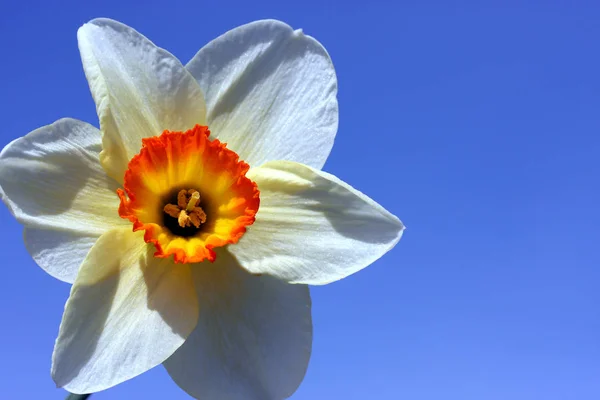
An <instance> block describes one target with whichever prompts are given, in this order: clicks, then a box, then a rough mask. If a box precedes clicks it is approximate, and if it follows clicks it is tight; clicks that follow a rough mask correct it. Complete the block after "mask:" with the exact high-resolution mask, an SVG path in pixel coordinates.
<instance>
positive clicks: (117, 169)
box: [0, 19, 403, 400]
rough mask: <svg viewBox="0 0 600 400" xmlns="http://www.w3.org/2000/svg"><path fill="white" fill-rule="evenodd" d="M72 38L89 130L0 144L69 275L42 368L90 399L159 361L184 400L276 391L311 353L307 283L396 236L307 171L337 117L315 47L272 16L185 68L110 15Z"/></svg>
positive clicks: (27, 208)
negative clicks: (89, 101) (87, 100)
mask: <svg viewBox="0 0 600 400" xmlns="http://www.w3.org/2000/svg"><path fill="white" fill-rule="evenodd" d="M77 37H78V43H79V50H80V52H81V59H82V61H83V68H84V71H85V75H86V77H87V80H88V82H89V86H90V89H91V92H92V96H93V98H94V101H95V103H96V108H97V113H98V117H99V120H100V129H99V130H98V129H96V128H95V127H93V126H92V125H90V124H87V123H85V122H81V121H78V120H74V119H61V120H59V121H57V122H55V123H53V124H51V125H48V126H44V127H42V128H39V129H37V130H35V131H33V132H31V133H29V134H28V135H26V136H24V137H22V138H19V139H16V140H14V141H13V142H12V143H10V144H9V145H7V146H6V147H5V148H4V150H3V151H2V153H1V154H0V186H1V188H2V200H3V201H4V203H5V204H6V205H7V206H8V208H9V209H10V210H11V212H12V213H13V214H14V216H15V218H17V220H18V221H19V222H21V223H22V224H23V225H24V226H25V232H24V240H25V246H26V248H27V250H28V251H29V253H30V254H31V255H32V257H33V258H34V260H35V261H36V262H37V264H39V265H40V266H41V267H42V268H43V269H44V270H46V271H47V272H48V273H49V274H50V275H52V276H54V277H56V278H58V279H61V280H63V281H66V282H69V283H72V284H73V286H72V289H71V294H70V297H69V299H68V301H67V303H66V306H65V311H64V315H63V319H62V322H61V325H60V331H59V334H58V339H57V340H56V345H55V348H54V353H53V356H52V377H53V379H54V380H55V382H56V384H57V385H58V386H59V387H64V388H65V389H67V390H69V391H71V392H74V393H88V392H97V391H100V390H103V389H106V388H109V387H111V386H114V385H116V384H118V383H120V382H123V381H125V380H127V379H130V378H133V377H135V376H136V375H139V374H141V373H143V372H145V371H147V370H148V369H150V368H152V367H154V366H156V365H158V364H161V363H162V364H163V365H164V366H165V367H166V369H167V371H168V373H169V374H170V375H171V377H172V378H173V379H174V381H175V382H176V383H177V384H178V385H179V386H181V388H183V390H185V391H186V392H187V393H189V394H190V395H192V396H194V397H197V398H201V399H206V400H211V399H218V400H223V399H233V400H238V399H239V400H241V399H244V400H247V399H259V400H265V399H267V400H269V399H283V398H286V397H289V396H290V395H291V394H292V393H293V392H294V391H295V390H296V388H297V387H298V385H299V384H300V382H301V381H302V379H303V377H304V374H305V372H306V368H307V365H308V361H309V358H310V354H311V343H312V324H311V311H310V307H311V300H310V295H309V290H308V287H307V285H323V284H326V283H329V282H333V281H337V280H339V279H342V278H344V277H346V276H348V275H350V274H353V273H355V272H357V271H359V270H361V269H362V268H364V267H366V266H368V265H369V264H371V263H372V262H374V261H375V260H377V259H378V258H379V257H381V256H382V255H383V254H384V253H386V252H387V251H388V250H390V249H391V248H392V247H393V246H394V245H395V244H396V243H397V242H398V240H399V239H400V237H401V235H402V231H403V225H402V223H401V222H400V220H398V218H396V217H395V216H394V215H392V214H390V213H389V212H388V211H386V210H385V209H384V208H383V207H381V206H380V205H379V204H377V203H376V202H374V201H373V200H371V199H370V198H369V197H367V196H365V195H364V194H362V193H360V192H359V191H357V190H355V189H353V188H352V187H351V186H349V185H348V184H346V183H344V182H342V181H340V180H339V179H338V178H336V177H335V176H332V175H330V174H328V173H325V172H322V171H321V170H320V169H321V167H322V166H323V164H324V163H325V160H326V158H327V156H328V154H329V152H330V150H331V148H332V145H333V141H334V137H335V134H336V131H337V126H338V104H337V99H336V94H337V81H336V76H335V72H334V68H333V65H332V62H331V59H330V58H329V56H328V54H327V52H326V51H325V49H324V48H323V47H322V46H321V45H320V44H319V43H318V42H317V41H316V40H315V39H313V38H311V37H310V36H306V35H304V34H303V33H302V31H299V30H292V29H291V28H290V27H289V26H287V25H286V24H284V23H282V22H278V21H273V20H265V21H257V22H253V23H250V24H248V25H244V26H241V27H238V28H236V29H233V30H232V31H229V32H227V33H225V34H224V35H222V36H220V37H218V38H217V39H215V40H213V41H212V42H210V43H209V44H208V45H206V46H205V47H204V48H202V49H201V50H200V51H199V52H198V53H197V54H196V55H195V56H194V58H193V59H192V60H191V61H190V62H189V63H188V64H187V65H186V66H183V65H182V64H181V63H180V62H179V61H178V60H177V59H176V58H175V57H174V56H173V55H171V54H170V53H168V52H167V51H165V50H163V49H161V48H159V47H157V46H155V45H154V44H153V43H152V42H150V41H149V40H148V39H147V38H145V37H144V36H142V35H141V34H140V33H138V32H136V31H135V30H133V29H132V28H130V27H127V26H125V25H123V24H121V23H119V22H116V21H112V20H107V19H97V20H93V21H91V22H89V23H87V24H85V25H84V26H82V27H81V28H80V29H79V31H78V35H77ZM359 162H360V160H354V161H353V164H355V163H359Z"/></svg>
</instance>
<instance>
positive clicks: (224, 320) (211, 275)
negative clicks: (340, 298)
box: [164, 251, 312, 400]
mask: <svg viewBox="0 0 600 400" xmlns="http://www.w3.org/2000/svg"><path fill="white" fill-rule="evenodd" d="M193 271H194V278H195V281H196V291H197V293H198V299H199V302H200V316H199V318H198V326H197V327H196V329H195V330H194V331H193V332H192V334H191V335H190V336H189V337H188V339H187V341H186V342H185V344H184V345H183V346H181V348H180V349H179V350H177V351H176V352H175V354H173V356H171V358H169V359H168V360H167V361H165V363H164V365H165V367H166V368H167V371H168V372H169V374H170V375H171V377H172V378H173V380H174V381H175V382H176V383H177V384H178V385H179V386H180V387H181V388H182V389H183V390H185V391H186V392H187V393H189V394H190V395H192V396H193V397H195V398H198V399H203V400H278V399H284V398H287V397H289V396H290V395H291V394H292V393H293V392H294V391H295V390H296V388H297V387H298V385H299V384H300V382H301V381H302V379H303V377H304V374H305V373H306V368H307V366H308V361H309V358H310V352H311V345H312V322H311V316H310V294H309V291H308V287H306V286H305V285H289V284H287V283H284V282H282V281H280V280H278V279H276V278H273V277H269V276H254V275H251V274H249V273H248V272H247V271H245V270H244V269H243V268H241V267H240V266H239V264H238V263H237V261H236V260H235V259H234V258H233V257H232V256H231V255H230V254H229V253H227V252H226V251H220V252H218V254H217V261H216V262H215V263H214V264H209V263H203V264H198V265H197V266H195V268H194V269H193Z"/></svg>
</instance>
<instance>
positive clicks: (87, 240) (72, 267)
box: [23, 228, 99, 283]
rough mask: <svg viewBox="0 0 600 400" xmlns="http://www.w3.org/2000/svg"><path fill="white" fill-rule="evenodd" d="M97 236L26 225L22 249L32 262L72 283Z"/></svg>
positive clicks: (56, 276) (58, 277)
mask: <svg viewBox="0 0 600 400" xmlns="http://www.w3.org/2000/svg"><path fill="white" fill-rule="evenodd" d="M98 237H99V236H96V235H91V236H87V235H82V234H81V233H79V232H68V231H54V230H51V229H35V228H25V229H24V230H23V239H24V240H25V248H26V249H27V251H28V252H29V254H31V257H33V259H34V260H35V262H36V263H37V264H38V265H39V266H40V267H42V268H43V269H44V270H45V271H46V272H47V273H49V274H50V275H52V276H53V277H55V278H57V279H60V280H61V281H65V282H68V283H73V282H75V278H76V277H77V272H79V267H80V266H81V263H82V262H83V260H84V259H85V257H86V256H87V254H88V253H89V251H90V249H91V248H92V246H93V245H94V243H96V241H97V240H98Z"/></svg>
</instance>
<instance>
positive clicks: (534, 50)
mask: <svg viewBox="0 0 600 400" xmlns="http://www.w3.org/2000/svg"><path fill="white" fill-rule="evenodd" d="M11 3H12V4H9V2H3V3H2V4H1V5H0V49H2V62H1V63H0V77H1V78H0V80H1V90H0V105H1V110H2V111H1V116H2V129H0V143H1V144H2V146H4V145H5V144H7V143H8V142H10V141H11V140H13V139H15V138H16V137H18V136H22V135H24V134H26V133H27V132H29V131H31V130H33V129H35V128H37V127H39V126H41V125H45V124H48V123H51V122H53V121H54V120H57V119H59V118H61V117H66V116H70V117H75V118H79V119H82V120H85V121H89V122H91V123H93V124H95V125H97V117H96V114H95V107H94V104H93V102H92V99H91V96H90V95H89V90H88V87H87V83H86V81H85V78H84V74H83V71H82V68H81V62H80V59H79V54H78V50H77V42H76V31H77V28H78V27H79V26H80V25H81V24H83V23H84V22H86V21H87V20H89V19H92V18H94V17H101V16H103V17H111V18H114V19H117V20H120V21H122V22H124V23H126V24H129V25H131V26H133V27H134V28H136V29H137V30H139V31H140V32H142V33H143V34H145V35H146V36H148V37H149V38H150V39H151V40H153V41H154V42H155V43H157V44H158V45H159V46H162V47H164V48H166V49H168V50H169V51H171V52H172V53H174V54H175V55H176V56H178V57H179V58H180V59H181V60H182V61H183V62H184V63H185V62H187V61H188V60H189V59H190V58H191V57H192V55H193V54H195V52H196V51H197V50H198V49H199V48H200V47H202V46H203V45H204V44H205V43H206V42H208V41H209V40H211V39H212V38H214V37H216V36H217V35H219V34H221V33H223V32H225V31H226V30H228V29H230V28H233V27H235V26H237V25H240V24H243V23H246V22H250V21H252V20H255V19H261V18H276V19H281V20H283V21H285V22H287V23H288V24H290V25H292V26H293V27H294V28H303V29H304V31H305V32H306V33H307V34H309V35H311V36H314V37H316V38H317V39H318V40H319V41H321V42H322V43H323V44H324V46H325V47H326V48H327V50H328V51H329V53H330V54H331V57H332V58H333V61H334V65H335V66H336V71H337V74H338V80H339V103H340V127H339V131H338V136H337V139H336V144H335V146H334V149H333V152H332V154H331V157H330V159H329V160H328V162H327V164H326V166H325V170H327V171H328V172H331V173H334V174H335V175H337V176H339V177H340V178H342V179H343V180H345V181H347V182H349V183H351V184H352V185H353V186H354V187H356V188H358V189H360V190H361V191H363V192H365V193H367V194H369V195H370V196H371V197H373V198H374V199H375V200H377V201H378V202H380V203H381V204H382V205H384V206H385V207H386V208H388V209H389V210H390V211H392V212H393V213H394V214H396V215H398V216H399V217H400V218H401V219H402V220H403V222H404V223H405V224H406V225H407V227H408V229H407V231H406V233H405V236H404V238H403V239H402V240H401V242H400V243H399V244H398V246H397V247H396V248H395V249H394V250H393V251H392V252H391V253H389V254H387V255H386V256H385V257H383V258H382V259H381V260H379V261H378V262H376V263H375V264H374V265H372V266H371V267H369V268H367V269H365V270H363V271H361V272H359V273H358V274H356V275H353V276H351V277H349V278H347V279H345V280H343V281H340V282H337V283H334V284H331V285H327V286H323V287H317V288H314V289H313V290H312V295H313V318H314V327H315V330H314V347H313V356H312V360H311V364H310V366H309V370H308V374H307V376H306V379H305V381H304V383H303V384H302V386H301V387H300V389H299V390H298V392H297V393H296V394H295V395H294V396H293V397H292V398H293V399H294V400H302V399H345V400H352V399H357V400H358V399H361V400H362V399H407V400H440V399H443V400H454V399H456V400H470V399H472V400H482V399H484V400H496V399H498V400H505V399H511V400H521V399H522V400H535V399H543V400H567V399H576V400H586V399H598V398H600V379H599V376H600V340H599V337H600V313H599V312H598V305H599V304H600V291H598V284H599V282H600V269H599V268H598V266H599V261H600V252H599V249H600V246H599V245H598V240H599V238H600V235H598V226H600V211H599V207H598V205H599V204H600V189H599V186H598V178H599V176H600V167H599V165H598V162H597V161H598V154H599V152H600V135H599V132H600V113H599V112H598V110H599V109H600V75H599V73H598V72H599V71H600V56H599V52H598V38H599V37H600V24H598V20H600V4H597V3H594V2H592V1H589V2H587V3H586V2H566V1H561V2H559V1H552V2H542V1H532V2H527V5H524V4H525V2H510V1H503V2H500V1H490V2H485V3H486V5H485V6H483V5H482V3H483V2H453V4H452V5H450V4H448V2H444V1H437V2H436V1H421V2H411V3H407V2H393V1H391V0H390V1H370V2H365V1H361V2H358V1H350V2H342V1H339V2H331V1H327V0H307V1H302V2H284V1H271V2H269V1H253V2H246V1H239V0H233V1H229V2H226V3H221V2H201V1H194V2H183V1H176V0H174V1H171V2H166V1H156V0H149V1H146V2H144V5H143V6H142V5H141V4H142V2H136V3H134V2H121V1H116V0H109V1H103V2H82V1H77V2H76V1H69V2H67V1H64V2H61V5H60V7H57V6H52V5H51V2H41V1H39V2H38V1H34V2H31V1H27V2H18V3H17V2H11ZM549 3H550V4H549ZM167 4H169V5H168V6H167ZM0 221H1V223H2V227H3V228H2V230H1V231H0V254H2V257H3V263H2V269H3V276H2V279H1V280H0V304H1V305H2V306H1V307H0V320H1V321H2V329H0V354H2V362H1V363H0V382H1V385H0V398H6V399H33V398H44V399H61V398H63V397H64V394H65V393H64V391H62V390H59V389H56V388H55V386H54V383H53V382H52V379H51V378H50V372H49V369H50V356H51V354H52V347H53V344H54V340H55V337H56V334H57V332H58V324H59V322H60V317H61V313H62V309H63V305H64V302H65V300H66V298H67V296H68V292H69V286H68V285H67V284H64V283H62V282H59V281H57V280H54V279H53V278H51V277H50V276H49V275H46V274H45V273H44V272H43V271H42V270H41V269H40V268H38V267H37V266H36V265H35V263H34V262H33V261H32V260H31V259H30V257H29V256H28V254H27V252H26V250H25V248H24V245H23V242H22V237H21V231H22V229H21V227H20V226H19V225H18V224H17V222H16V221H14V220H13V219H12V217H11V216H10V214H9V213H8V211H7V210H6V208H5V207H2V208H0ZM132 396H137V397H135V398H144V399H164V398H169V399H185V398H187V396H186V395H185V393H184V392H183V391H182V390H180V389H179V388H178V387H177V386H176V385H175V384H174V383H173V382H172V381H171V380H170V378H169V377H168V375H167V374H166V372H165V371H164V369H163V368H162V367H158V368H155V369H154V370H152V371H150V372H148V373H146V374H144V375H142V376H140V377H138V378H135V379H133V380H131V381H129V382H126V383H124V384H122V385H119V386H118V387H116V388H113V389H109V390H108V391H106V392H103V393H100V394H97V395H95V396H94V398H97V399H130V398H132Z"/></svg>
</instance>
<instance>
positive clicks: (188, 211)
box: [163, 189, 206, 229]
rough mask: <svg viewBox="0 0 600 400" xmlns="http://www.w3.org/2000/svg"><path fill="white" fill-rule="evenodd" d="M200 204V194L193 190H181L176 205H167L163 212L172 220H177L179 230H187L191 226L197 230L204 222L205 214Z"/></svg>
mask: <svg viewBox="0 0 600 400" xmlns="http://www.w3.org/2000/svg"><path fill="white" fill-rule="evenodd" d="M199 203H200V192H198V191H197V190H194V189H189V190H185V189H182V190H180V191H179V192H178V193H177V205H175V204H167V205H165V206H164V208H163V211H164V212H165V214H167V215H168V216H170V217H172V218H177V223H178V225H179V226H180V227H181V228H189V227H191V226H192V225H193V226H194V227H195V228H196V229H199V228H200V225H202V224H203V223H205V222H206V213H205V212H204V210H203V209H202V207H198V204H199Z"/></svg>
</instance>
